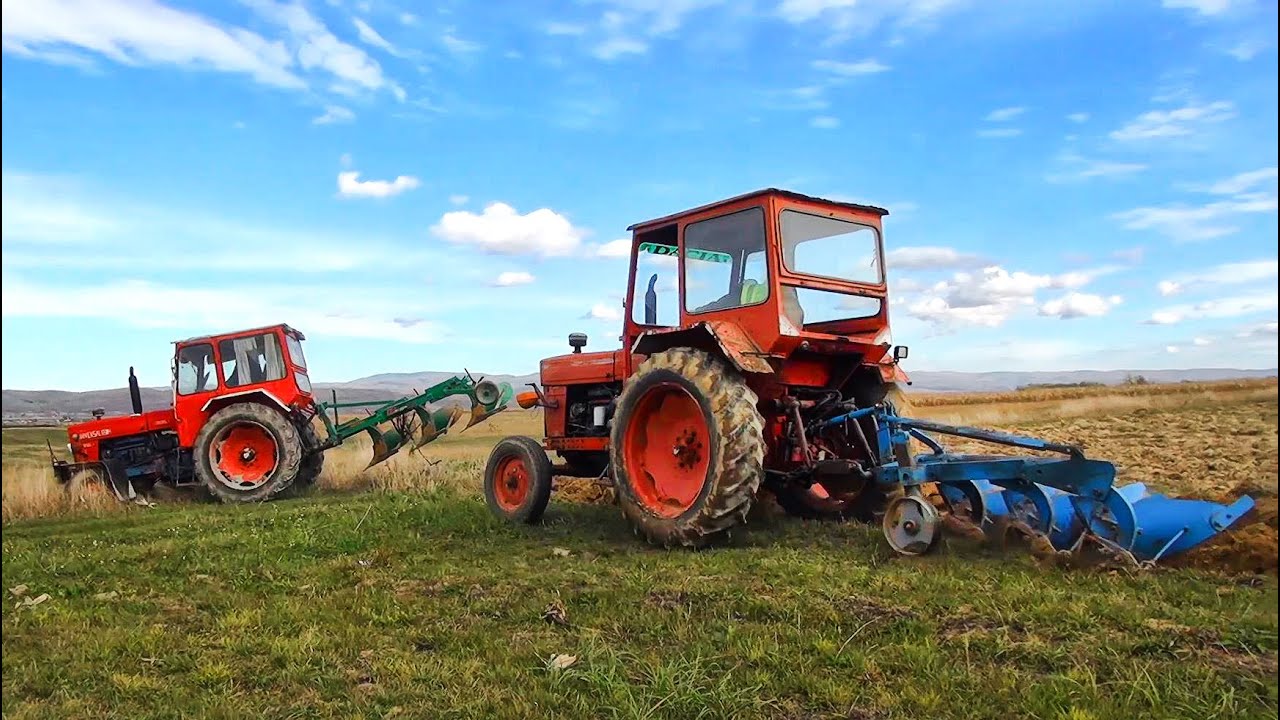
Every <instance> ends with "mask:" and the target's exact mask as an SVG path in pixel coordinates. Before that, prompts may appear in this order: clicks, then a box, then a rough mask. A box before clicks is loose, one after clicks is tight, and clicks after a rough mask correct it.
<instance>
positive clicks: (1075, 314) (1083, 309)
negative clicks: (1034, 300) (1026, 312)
mask: <svg viewBox="0 0 1280 720" xmlns="http://www.w3.org/2000/svg"><path fill="white" fill-rule="evenodd" d="M1121 302H1122V298H1120V296H1118V295H1112V296H1111V297H1105V298H1104V297H1102V296H1101V295H1091V294H1088V293H1076V292H1073V293H1067V294H1066V295H1063V296H1062V297H1060V298H1056V299H1053V300H1050V301H1048V302H1046V303H1044V304H1043V305H1041V306H1040V314H1041V315H1046V316H1050V317H1056V318H1060V319H1062V320H1069V319H1072V318H1082V317H1102V316H1103V315H1106V314H1107V313H1108V312H1110V311H1111V308H1112V307H1114V306H1116V305H1119V304H1120V303H1121Z"/></svg>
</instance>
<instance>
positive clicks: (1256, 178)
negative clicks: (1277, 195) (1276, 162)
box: [1196, 167, 1277, 195]
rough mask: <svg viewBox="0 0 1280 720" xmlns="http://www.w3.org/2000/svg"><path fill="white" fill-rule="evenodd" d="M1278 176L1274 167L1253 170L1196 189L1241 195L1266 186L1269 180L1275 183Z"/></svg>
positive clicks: (1219, 193)
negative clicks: (1260, 186) (1263, 185)
mask: <svg viewBox="0 0 1280 720" xmlns="http://www.w3.org/2000/svg"><path fill="white" fill-rule="evenodd" d="M1276 176H1277V170H1276V168H1274V167H1268V168H1261V169H1259V170H1251V171H1249V172H1242V173H1239V174H1238V175H1232V176H1231V177H1229V178H1226V179H1223V180H1219V181H1217V182H1215V183H1213V184H1211V185H1208V186H1205V187H1198V188H1196V189H1198V190H1201V191H1203V192H1207V193H1211V194H1214V195H1238V194H1240V193H1243V192H1246V191H1249V190H1253V189H1254V188H1256V187H1257V186H1259V185H1262V184H1266V183H1267V181H1268V180H1272V181H1274V180H1275V179H1276Z"/></svg>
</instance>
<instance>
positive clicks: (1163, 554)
mask: <svg viewBox="0 0 1280 720" xmlns="http://www.w3.org/2000/svg"><path fill="white" fill-rule="evenodd" d="M940 491H941V492H942V495H943V497H945V498H946V499H947V502H948V503H949V504H950V505H951V507H952V509H953V511H954V512H957V513H960V514H962V515H963V516H965V517H966V519H968V520H970V521H972V522H974V523H977V524H979V525H980V526H981V527H982V528H983V529H984V530H987V531H988V532H990V531H992V530H994V529H997V528H1005V527H1008V526H1010V525H1011V524H1012V525H1015V526H1017V527H1021V528H1025V529H1027V530H1030V531H1031V532H1034V533H1036V534H1039V535H1043V536H1045V537H1047V538H1048V540H1049V542H1050V543H1051V544H1052V545H1053V547H1054V548H1055V549H1057V550H1073V549H1075V548H1076V547H1077V546H1079V544H1080V542H1081V540H1082V538H1085V536H1088V537H1093V538H1096V539H1098V540H1101V541H1102V542H1104V543H1106V544H1108V545H1111V546H1114V547H1116V548H1119V549H1121V550H1125V551H1127V552H1129V553H1131V554H1132V555H1133V557H1134V559H1136V560H1139V561H1146V562H1159V561H1160V560H1162V559H1165V558H1170V557H1173V556H1174V555H1178V554H1180V553H1183V552H1186V551H1187V550H1190V549H1192V548H1194V547H1196V546H1197V545H1200V544H1202V543H1204V542H1207V541H1208V540H1210V539H1211V538H1213V537H1214V536H1215V535H1218V534H1219V533H1222V532H1226V531H1227V530H1228V529H1229V528H1230V527H1231V526H1232V525H1233V524H1235V523H1236V522H1237V521H1239V520H1240V518H1242V517H1244V515H1245V514H1247V513H1248V512H1249V511H1250V510H1252V509H1253V505H1254V502H1253V498H1250V497H1247V496H1246V497H1242V498H1240V499H1239V500H1237V501H1235V502H1234V503H1232V504H1231V505H1222V504H1220V503H1216V502H1212V501H1209V500H1194V499H1185V498H1170V497H1167V496H1165V495H1159V494H1155V493H1152V492H1150V491H1149V490H1148V489H1147V487H1146V485H1144V484H1142V483H1132V484H1130V485H1125V486H1123V487H1119V488H1113V489H1112V490H1111V491H1109V492H1108V493H1107V496H1106V499H1104V500H1096V499H1093V498H1090V497H1086V496H1082V495H1074V494H1072V493H1069V492H1065V491H1062V490H1058V489H1056V488H1052V487H1048V486H1045V485H1039V484H1036V483H1031V484H1030V485H1029V486H1024V487H1018V488H1002V487H1000V486H999V485H996V484H995V483H992V482H990V481H987V480H966V481H959V482H953V483H947V484H944V485H942V486H941V487H940Z"/></svg>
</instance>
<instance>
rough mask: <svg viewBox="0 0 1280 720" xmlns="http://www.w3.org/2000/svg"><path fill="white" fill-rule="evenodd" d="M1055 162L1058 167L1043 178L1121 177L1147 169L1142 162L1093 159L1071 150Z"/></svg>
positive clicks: (1068, 179) (1065, 180)
mask: <svg viewBox="0 0 1280 720" xmlns="http://www.w3.org/2000/svg"><path fill="white" fill-rule="evenodd" d="M1056 162H1057V164H1058V165H1059V166H1060V169H1058V170H1056V171H1055V172H1051V173H1049V174H1048V175H1045V180H1046V181H1048V182H1051V183H1065V182H1074V181H1083V180H1091V179H1093V178H1109V177H1123V176H1126V175H1133V174H1135V173H1139V172H1142V171H1143V170H1146V169H1147V166H1146V165H1145V164H1143V163H1125V162H1113V161H1109V160H1093V159H1090V158H1086V157H1083V156H1081V155H1079V154H1077V153H1072V152H1067V153H1062V154H1060V155H1058V157H1057V160H1056Z"/></svg>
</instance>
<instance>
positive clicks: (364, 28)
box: [351, 18, 405, 58]
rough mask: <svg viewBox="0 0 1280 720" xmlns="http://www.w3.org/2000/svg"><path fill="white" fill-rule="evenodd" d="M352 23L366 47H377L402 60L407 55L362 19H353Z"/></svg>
mask: <svg viewBox="0 0 1280 720" xmlns="http://www.w3.org/2000/svg"><path fill="white" fill-rule="evenodd" d="M351 22H352V23H353V24H354V25H355V26H356V34H357V35H359V36H360V39H361V40H362V41H364V43H365V44H366V45H370V46H372V47H376V48H378V49H379V50H382V51H383V52H385V53H387V54H389V55H394V56H395V57H399V58H402V57H404V56H405V53H404V52H403V51H401V50H400V48H398V47H396V46H395V45H392V44H391V43H390V42H389V41H388V40H387V39H386V38H384V37H382V35H381V34H380V33H379V32H378V31H377V30H374V29H373V28H372V27H371V26H370V25H369V23H367V22H365V21H363V20H361V19H360V18H352V19H351Z"/></svg>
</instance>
